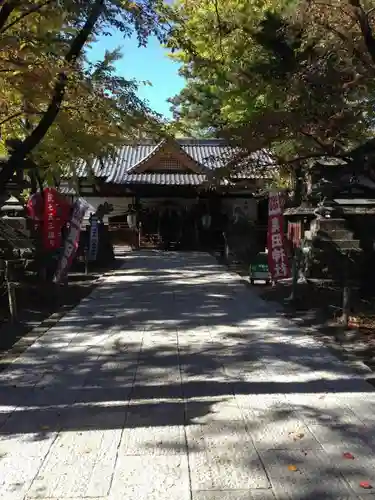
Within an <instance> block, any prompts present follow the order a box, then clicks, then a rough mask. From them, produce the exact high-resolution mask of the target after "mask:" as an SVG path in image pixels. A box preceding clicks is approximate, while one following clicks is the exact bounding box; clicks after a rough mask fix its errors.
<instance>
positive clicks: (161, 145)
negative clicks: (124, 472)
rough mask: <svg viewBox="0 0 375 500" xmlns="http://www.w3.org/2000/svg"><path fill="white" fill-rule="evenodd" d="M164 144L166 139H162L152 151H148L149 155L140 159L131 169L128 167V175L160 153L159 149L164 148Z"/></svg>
mask: <svg viewBox="0 0 375 500" xmlns="http://www.w3.org/2000/svg"><path fill="white" fill-rule="evenodd" d="M166 142H167V140H166V139H162V140H161V141H160V142H159V143H158V144H156V146H155V147H154V149H153V150H152V151H150V153H148V155H146V156H145V157H144V158H142V159H141V160H139V161H138V162H137V163H136V164H135V165H133V166H132V167H130V168H129V170H128V172H129V173H130V172H132V171H133V170H135V169H136V168H137V167H139V166H141V165H143V163H146V161H147V160H149V159H150V158H151V157H152V156H154V155H155V154H156V153H157V152H158V151H160V149H161V148H162V147H163V146H164V144H165V143H166Z"/></svg>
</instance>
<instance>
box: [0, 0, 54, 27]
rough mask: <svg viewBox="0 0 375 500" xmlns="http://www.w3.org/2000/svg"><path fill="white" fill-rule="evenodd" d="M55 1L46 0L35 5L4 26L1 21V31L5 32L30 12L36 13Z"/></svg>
mask: <svg viewBox="0 0 375 500" xmlns="http://www.w3.org/2000/svg"><path fill="white" fill-rule="evenodd" d="M54 1H55V0H46V1H45V2H43V3H41V4H39V5H35V6H34V7H33V8H32V9H30V10H28V11H26V12H24V13H23V14H21V15H20V16H19V17H17V18H16V19H14V20H13V21H12V22H11V23H9V24H7V25H6V26H4V24H3V25H1V23H0V33H5V32H6V31H7V30H8V29H9V28H12V27H13V26H14V25H15V24H17V23H19V22H20V21H22V19H24V18H25V17H27V16H29V15H30V14H34V13H35V12H38V11H39V10H40V9H42V8H43V7H45V6H46V5H49V4H50V3H52V2H54ZM1 26H2V27H1Z"/></svg>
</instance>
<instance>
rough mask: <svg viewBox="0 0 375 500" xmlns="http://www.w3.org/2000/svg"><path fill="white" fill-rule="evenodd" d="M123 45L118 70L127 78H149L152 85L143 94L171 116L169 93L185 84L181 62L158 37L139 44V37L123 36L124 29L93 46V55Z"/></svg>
mask: <svg viewBox="0 0 375 500" xmlns="http://www.w3.org/2000/svg"><path fill="white" fill-rule="evenodd" d="M119 46H120V47H121V52H122V54H123V58H122V59H121V60H120V61H118V62H117V63H116V70H117V72H118V73H119V74H120V75H121V76H124V77H125V78H129V79H131V78H135V79H136V80H139V81H145V80H148V81H150V82H151V83H152V86H141V87H140V90H139V95H140V97H142V98H144V99H147V100H148V101H149V103H150V105H151V107H152V109H154V110H155V111H157V112H158V113H161V114H163V115H164V116H165V117H167V118H170V117H171V113H170V111H169V108H170V104H169V103H168V102H167V99H168V98H169V97H173V96H174V95H176V94H178V93H179V92H180V90H181V89H182V88H183V86H184V79H183V78H181V77H180V76H179V75H178V67H179V66H178V64H177V63H175V62H173V61H171V60H170V59H169V58H168V57H167V51H166V50H165V49H164V48H163V47H162V46H161V45H160V44H159V42H158V40H157V39H156V38H154V37H152V38H150V39H149V43H148V46H147V47H146V48H139V47H138V42H137V40H136V38H134V37H132V38H125V39H124V38H123V36H122V35H121V33H114V34H113V35H112V36H107V37H101V38H100V40H98V42H97V43H95V45H94V46H93V48H92V49H91V52H92V54H91V56H92V57H90V59H92V60H97V59H100V58H102V57H103V55H104V53H105V51H106V50H113V49H115V48H117V47H119Z"/></svg>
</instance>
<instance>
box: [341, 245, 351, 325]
mask: <svg viewBox="0 0 375 500" xmlns="http://www.w3.org/2000/svg"><path fill="white" fill-rule="evenodd" d="M344 258H345V260H344V288H343V291H342V318H341V320H342V323H343V325H344V327H345V328H347V327H348V324H349V314H350V287H349V283H348V281H349V279H348V278H349V272H348V271H349V269H348V267H349V263H348V259H349V253H347V254H345V255H344Z"/></svg>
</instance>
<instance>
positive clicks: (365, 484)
mask: <svg viewBox="0 0 375 500" xmlns="http://www.w3.org/2000/svg"><path fill="white" fill-rule="evenodd" d="M359 486H360V487H361V488H363V489H365V490H371V489H372V486H371V484H370V483H369V482H368V481H362V482H361V483H359Z"/></svg>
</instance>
